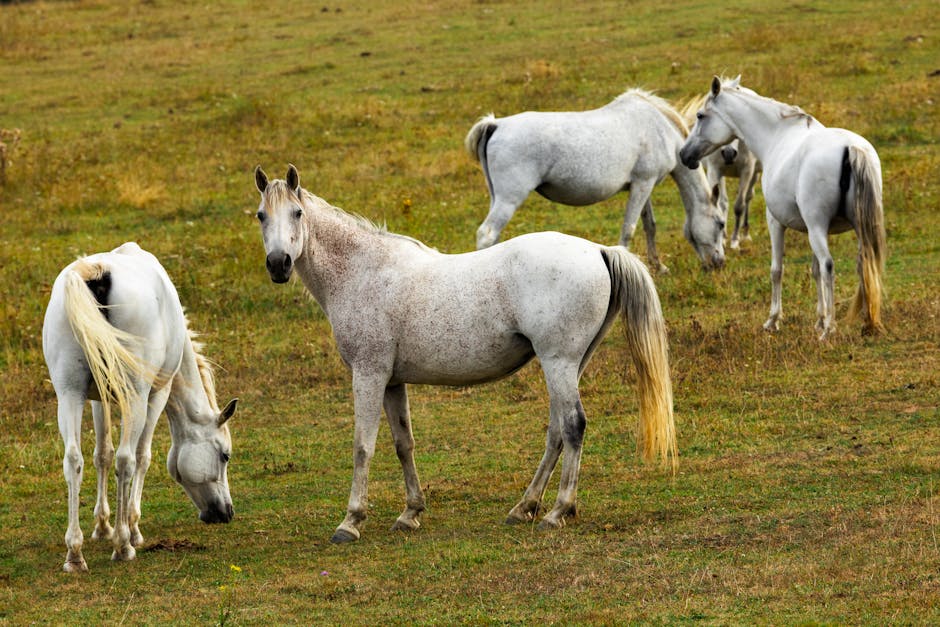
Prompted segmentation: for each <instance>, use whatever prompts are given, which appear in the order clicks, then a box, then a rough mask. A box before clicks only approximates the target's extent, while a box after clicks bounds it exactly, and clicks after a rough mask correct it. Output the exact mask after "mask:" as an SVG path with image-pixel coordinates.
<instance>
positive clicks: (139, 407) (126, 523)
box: [111, 390, 148, 562]
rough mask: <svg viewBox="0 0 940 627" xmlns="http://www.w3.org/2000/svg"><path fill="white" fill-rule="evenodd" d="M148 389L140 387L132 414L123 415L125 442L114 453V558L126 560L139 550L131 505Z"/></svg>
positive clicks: (122, 441)
mask: <svg viewBox="0 0 940 627" xmlns="http://www.w3.org/2000/svg"><path fill="white" fill-rule="evenodd" d="M147 397H148V394H147V393H146V391H142V390H138V391H137V397H136V398H135V399H134V400H133V402H132V403H131V411H130V414H131V415H130V416H121V442H120V444H118V448H117V452H116V454H115V456H114V474H115V477H116V479H117V513H116V514H115V517H114V534H113V536H112V538H111V541H112V544H113V546H114V551H113V552H112V553H111V559H112V560H113V561H115V562H126V561H130V560H132V559H134V557H136V555H137V551H135V550H134V546H133V545H132V544H131V527H130V507H131V489H132V486H133V481H134V475H135V474H136V471H137V455H136V450H137V442H139V441H140V436H141V434H142V433H143V430H144V427H145V423H146V418H145V417H146V415H147Z"/></svg>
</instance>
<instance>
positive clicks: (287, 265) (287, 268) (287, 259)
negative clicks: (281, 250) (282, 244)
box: [281, 255, 293, 274]
mask: <svg viewBox="0 0 940 627" xmlns="http://www.w3.org/2000/svg"><path fill="white" fill-rule="evenodd" d="M292 265H293V262H292V261H291V258H290V255H284V261H282V262H281V269H282V270H283V271H284V274H287V273H288V272H290V269H291V266H292Z"/></svg>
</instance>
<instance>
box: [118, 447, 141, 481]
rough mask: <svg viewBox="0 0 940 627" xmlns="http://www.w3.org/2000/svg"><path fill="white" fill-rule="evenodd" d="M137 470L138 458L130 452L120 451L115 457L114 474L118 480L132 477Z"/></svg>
mask: <svg viewBox="0 0 940 627" xmlns="http://www.w3.org/2000/svg"><path fill="white" fill-rule="evenodd" d="M136 470H137V460H136V459H135V458H134V455H133V454H132V453H130V452H125V451H118V453H117V455H115V458H114V474H115V476H116V477H117V478H118V480H121V479H122V478H123V479H128V480H129V479H130V478H131V477H132V476H133V475H134V472H135V471H136Z"/></svg>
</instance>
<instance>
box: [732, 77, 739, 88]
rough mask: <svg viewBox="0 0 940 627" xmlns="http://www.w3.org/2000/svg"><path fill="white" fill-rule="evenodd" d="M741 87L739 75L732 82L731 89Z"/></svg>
mask: <svg viewBox="0 0 940 627" xmlns="http://www.w3.org/2000/svg"><path fill="white" fill-rule="evenodd" d="M740 86H741V75H740V74H738V75H737V76H735V77H734V79H732V81H731V87H740Z"/></svg>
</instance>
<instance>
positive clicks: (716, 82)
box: [712, 76, 721, 96]
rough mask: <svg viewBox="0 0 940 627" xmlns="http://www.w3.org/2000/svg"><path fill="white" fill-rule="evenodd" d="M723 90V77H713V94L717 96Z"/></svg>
mask: <svg viewBox="0 0 940 627" xmlns="http://www.w3.org/2000/svg"><path fill="white" fill-rule="evenodd" d="M720 91H721V79H720V78H718V77H717V76H715V77H714V78H712V96H717V95H718V92H720Z"/></svg>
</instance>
